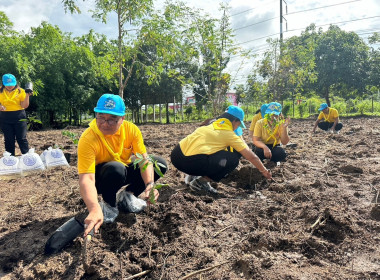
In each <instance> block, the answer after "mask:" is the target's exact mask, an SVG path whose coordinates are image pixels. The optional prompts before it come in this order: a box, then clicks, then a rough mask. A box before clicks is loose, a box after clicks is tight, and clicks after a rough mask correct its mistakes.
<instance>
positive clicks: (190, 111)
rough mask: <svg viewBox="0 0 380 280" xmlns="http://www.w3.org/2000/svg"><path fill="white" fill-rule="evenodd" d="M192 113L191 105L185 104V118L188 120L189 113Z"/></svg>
mask: <svg viewBox="0 0 380 280" xmlns="http://www.w3.org/2000/svg"><path fill="white" fill-rule="evenodd" d="M192 113H193V106H191V105H190V106H187V108H186V110H185V115H186V117H187V120H190V116H191V114H192Z"/></svg>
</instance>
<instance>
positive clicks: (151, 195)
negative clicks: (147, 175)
mask: <svg viewBox="0 0 380 280" xmlns="http://www.w3.org/2000/svg"><path fill="white" fill-rule="evenodd" d="M135 156H136V159H135V160H134V161H133V166H134V168H135V169H136V168H137V166H138V167H141V165H142V171H145V170H146V169H147V168H148V166H149V164H150V163H151V164H152V165H153V170H154V171H155V172H156V173H157V174H158V175H159V176H160V177H164V174H163V173H162V172H161V168H160V167H165V165H163V164H162V163H160V162H157V160H155V159H154V158H153V157H151V156H150V155H148V157H147V158H144V156H143V155H142V154H139V153H136V155H135ZM168 186H169V185H168V184H155V185H154V187H153V188H152V189H151V190H150V192H149V202H150V203H152V204H156V199H155V197H154V190H159V189H161V188H162V187H168Z"/></svg>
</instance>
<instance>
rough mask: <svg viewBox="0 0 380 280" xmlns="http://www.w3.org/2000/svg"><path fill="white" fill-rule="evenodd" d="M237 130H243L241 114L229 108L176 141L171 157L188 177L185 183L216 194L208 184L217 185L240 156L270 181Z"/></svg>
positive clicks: (238, 109) (268, 173)
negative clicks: (215, 183)
mask: <svg viewBox="0 0 380 280" xmlns="http://www.w3.org/2000/svg"><path fill="white" fill-rule="evenodd" d="M239 127H240V128H245V125H244V111H243V110H242V109H241V108H239V107H237V106H233V105H231V106H229V107H228V109H227V111H226V112H225V113H223V114H222V115H221V116H220V117H218V118H217V119H216V120H215V121H214V122H213V123H211V124H209V125H205V126H201V127H199V128H197V129H196V130H195V131H194V132H193V133H192V134H190V135H188V136H187V137H185V138H184V139H182V140H181V141H180V142H179V144H178V145H177V146H176V147H175V148H174V149H173V150H172V152H171V155H170V158H171V162H172V164H173V165H174V166H175V167H176V168H177V169H178V170H180V171H182V172H184V173H186V174H187V175H186V178H185V183H186V184H188V185H190V187H191V188H192V189H195V190H205V191H208V192H211V193H217V191H216V190H215V189H214V188H213V187H212V186H211V185H210V183H209V182H210V181H211V180H212V181H215V182H219V181H220V180H221V179H222V178H224V177H226V176H227V175H228V174H229V173H231V172H232V171H233V170H234V169H235V168H236V167H237V166H238V164H239V160H240V157H241V156H243V157H244V158H246V159H247V160H249V161H250V162H251V163H252V164H253V165H254V166H256V167H257V168H258V170H259V171H260V172H261V173H262V174H263V176H264V177H265V178H267V179H271V178H272V175H271V173H270V171H269V170H268V169H266V168H265V166H264V165H263V164H262V163H261V161H260V160H259V159H258V157H257V156H256V155H255V154H254V153H253V152H252V151H251V150H250V149H249V148H248V146H247V144H246V143H245V142H244V140H243V139H242V138H241V137H240V136H238V134H240V133H239V132H238V131H239V129H238V128H239ZM236 130H237V132H238V133H236V132H235V131H236ZM230 148H233V151H232V152H231V150H230Z"/></svg>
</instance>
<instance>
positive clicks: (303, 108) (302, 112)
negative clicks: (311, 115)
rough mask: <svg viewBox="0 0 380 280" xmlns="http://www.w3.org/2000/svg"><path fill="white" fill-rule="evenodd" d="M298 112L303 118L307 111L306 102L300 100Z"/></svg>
mask: <svg viewBox="0 0 380 280" xmlns="http://www.w3.org/2000/svg"><path fill="white" fill-rule="evenodd" d="M297 107H298V112H299V113H300V117H301V118H303V117H304V116H305V113H307V109H308V108H307V103H306V102H301V104H299V105H298V106H297Z"/></svg>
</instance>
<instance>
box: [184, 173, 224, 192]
mask: <svg viewBox="0 0 380 280" xmlns="http://www.w3.org/2000/svg"><path fill="white" fill-rule="evenodd" d="M187 176H189V178H187ZM187 176H186V178H185V182H186V181H188V182H189V183H187V184H188V185H189V186H190V188H191V189H192V190H195V191H206V192H210V193H213V194H217V193H218V191H217V190H216V189H214V188H213V187H211V184H210V183H209V182H206V181H203V180H201V177H202V176H191V175H187ZM190 176H191V177H193V179H192V180H191V181H190ZM186 179H187V180H186Z"/></svg>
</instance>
